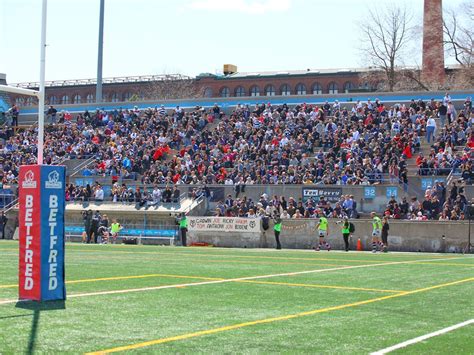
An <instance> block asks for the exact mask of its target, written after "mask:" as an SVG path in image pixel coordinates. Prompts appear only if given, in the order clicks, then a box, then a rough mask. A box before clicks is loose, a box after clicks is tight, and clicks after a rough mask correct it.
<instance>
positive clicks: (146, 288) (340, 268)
mask: <svg viewBox="0 0 474 355" xmlns="http://www.w3.org/2000/svg"><path fill="white" fill-rule="evenodd" d="M441 260H442V259H441ZM419 261H425V260H409V261H393V262H388V263H387V262H386V263H382V264H368V265H351V266H341V267H336V268H329V269H315V270H305V271H295V272H286V273H280V274H271V275H258V276H247V277H239V278H232V279H222V280H212V281H203V282H193V283H185V284H178V285H176V284H174V285H161V286H150V287H141V288H131V289H122V290H111V291H97V292H88V293H76V294H72V295H69V296H68V298H76V297H85V296H99V295H114V294H123V293H130V292H144V291H154V290H163V289H169V288H180V287H187V286H190V287H191V286H201V285H212V284H220V283H227V282H236V281H242V280H257V279H267V278H272V277H280V276H294V275H303V274H313V273H321V272H329V271H338V270H348V269H359V268H367V267H375V266H387V265H401V264H413V263H416V262H419ZM15 302H17V300H13V299H10V300H5V301H0V305H2V304H9V303H15Z"/></svg>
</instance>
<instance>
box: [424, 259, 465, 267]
mask: <svg viewBox="0 0 474 355" xmlns="http://www.w3.org/2000/svg"><path fill="white" fill-rule="evenodd" d="M435 261H436V260H435ZM416 264H417V265H446V266H464V267H474V264H461V263H436V262H430V261H428V262H419V263H416Z"/></svg>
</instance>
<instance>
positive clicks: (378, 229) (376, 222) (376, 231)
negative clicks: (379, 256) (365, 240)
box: [370, 212, 383, 253]
mask: <svg viewBox="0 0 474 355" xmlns="http://www.w3.org/2000/svg"><path fill="white" fill-rule="evenodd" d="M370 216H371V217H372V253H376V252H377V247H380V251H382V246H383V244H381V242H380V234H381V233H382V220H381V219H380V217H378V216H377V214H376V213H375V212H372V213H371V214H370Z"/></svg>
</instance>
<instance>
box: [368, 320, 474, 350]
mask: <svg viewBox="0 0 474 355" xmlns="http://www.w3.org/2000/svg"><path fill="white" fill-rule="evenodd" d="M473 323H474V319H470V320H468V321H465V322H462V323H458V324H455V325H452V326H450V327H447V328H444V329H440V330H437V331H436V332H433V333H429V334H426V335H422V336H420V337H417V338H413V339H411V340H407V341H404V342H403V343H400V344H396V345H393V346H391V347H389V348H385V349H382V350H379V351H376V352H373V353H371V354H370V355H384V354H387V353H389V352H392V351H394V350H397V349H401V348H405V347H407V346H408V345H412V344H416V343H419V342H420V341H423V340H426V339H429V338H433V337H435V336H438V335H441V334H444V333H447V332H450V331H452V330H455V329H458V328H461V327H465V326H466V325H469V324H473Z"/></svg>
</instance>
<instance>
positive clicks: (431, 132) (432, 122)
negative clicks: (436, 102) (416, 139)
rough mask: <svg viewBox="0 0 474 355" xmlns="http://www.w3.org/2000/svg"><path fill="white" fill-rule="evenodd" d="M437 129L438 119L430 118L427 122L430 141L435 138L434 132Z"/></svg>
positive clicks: (427, 137)
mask: <svg viewBox="0 0 474 355" xmlns="http://www.w3.org/2000/svg"><path fill="white" fill-rule="evenodd" d="M435 130H436V121H435V119H434V118H433V117H430V118H428V121H427V122H426V141H427V142H428V143H430V141H431V138H433V140H434V138H435V136H434V132H435Z"/></svg>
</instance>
